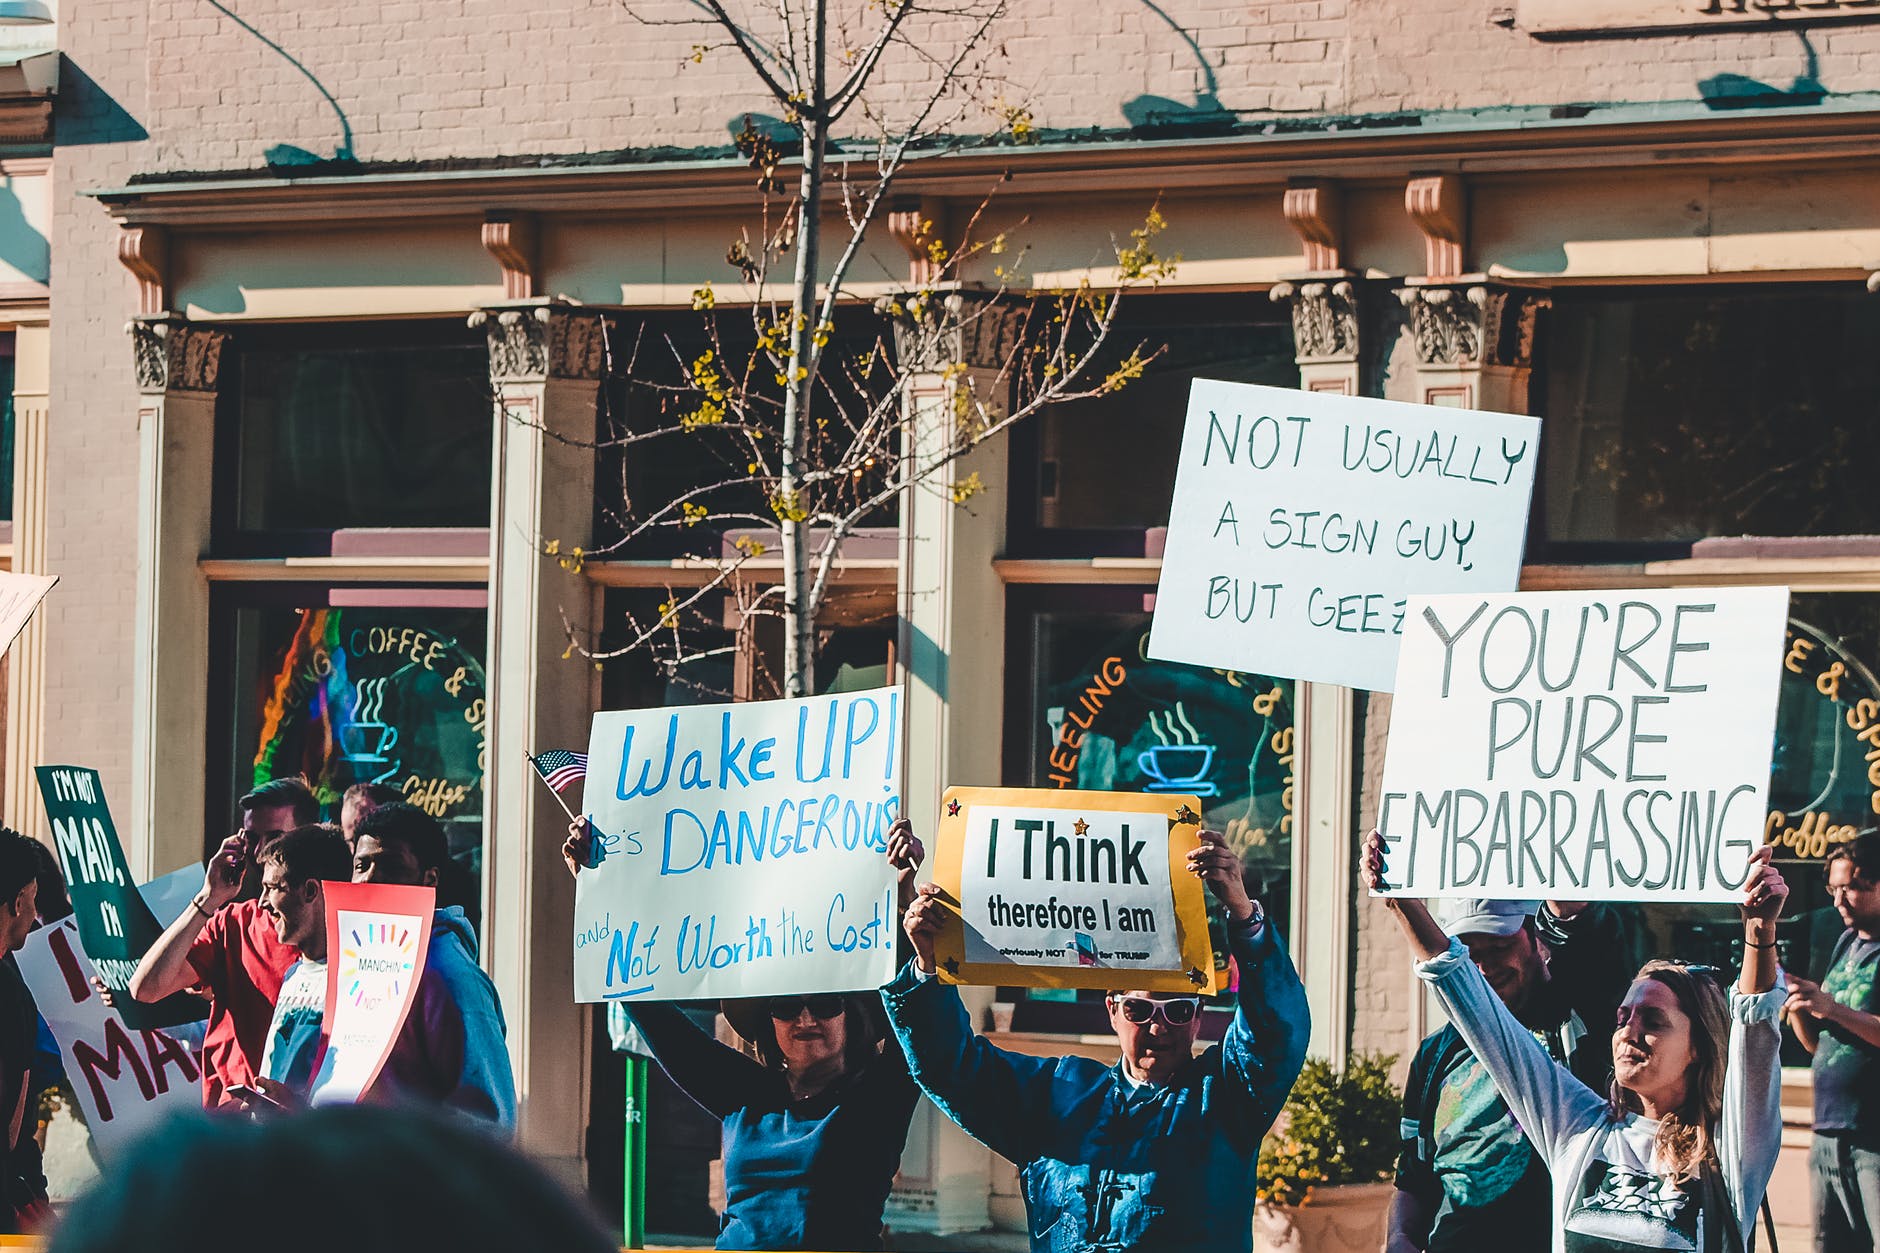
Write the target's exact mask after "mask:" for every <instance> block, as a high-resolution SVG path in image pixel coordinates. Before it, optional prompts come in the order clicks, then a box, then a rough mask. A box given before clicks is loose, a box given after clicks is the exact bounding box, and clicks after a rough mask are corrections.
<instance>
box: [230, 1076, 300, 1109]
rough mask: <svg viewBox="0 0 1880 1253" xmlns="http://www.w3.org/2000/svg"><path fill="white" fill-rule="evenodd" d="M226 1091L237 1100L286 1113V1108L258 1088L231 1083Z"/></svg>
mask: <svg viewBox="0 0 1880 1253" xmlns="http://www.w3.org/2000/svg"><path fill="white" fill-rule="evenodd" d="M227 1091H228V1094H229V1095H230V1096H232V1097H235V1098H237V1099H238V1100H243V1101H247V1102H249V1103H250V1104H254V1105H265V1106H267V1107H268V1108H270V1109H276V1110H280V1111H281V1112H282V1113H286V1112H287V1106H285V1105H283V1104H281V1103H280V1102H279V1101H277V1100H275V1099H274V1098H273V1097H271V1096H269V1095H268V1094H267V1093H266V1092H263V1091H262V1090H261V1089H260V1088H254V1087H250V1086H249V1085H247V1084H245V1083H231V1084H229V1085H228V1088H227Z"/></svg>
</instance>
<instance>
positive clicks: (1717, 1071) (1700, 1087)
mask: <svg viewBox="0 0 1880 1253" xmlns="http://www.w3.org/2000/svg"><path fill="white" fill-rule="evenodd" d="M1638 979H1650V980H1652V981H1653V982H1655V983H1661V984H1663V985H1664V986H1665V987H1667V988H1669V989H1671V994H1672V996H1674V997H1676V998H1677V1002H1678V1008H1679V1009H1680V1010H1682V1011H1683V1013H1684V1016H1685V1017H1686V1018H1688V1019H1690V1022H1691V1051H1692V1052H1693V1053H1694V1054H1695V1056H1694V1057H1693V1058H1692V1060H1691V1065H1690V1069H1689V1070H1687V1071H1686V1072H1685V1085H1684V1103H1683V1104H1682V1105H1681V1106H1679V1107H1678V1108H1677V1109H1675V1110H1673V1111H1671V1112H1670V1113H1667V1114H1666V1115H1665V1116H1664V1117H1662V1118H1661V1119H1659V1121H1658V1135H1657V1137H1656V1139H1655V1141H1654V1147H1655V1148H1656V1151H1657V1154H1656V1155H1657V1159H1658V1161H1659V1163H1660V1164H1661V1166H1663V1167H1664V1168H1666V1169H1667V1170H1668V1171H1669V1175H1668V1177H1669V1178H1670V1180H1671V1182H1673V1183H1688V1182H1690V1181H1691V1180H1693V1179H1696V1178H1697V1177H1698V1176H1699V1175H1701V1174H1703V1173H1704V1170H1705V1169H1706V1168H1707V1167H1708V1168H1711V1169H1715V1168H1716V1166H1717V1146H1716V1143H1715V1141H1714V1140H1713V1138H1712V1131H1713V1129H1714V1128H1715V1127H1716V1125H1717V1119H1718V1117H1719V1116H1721V1114H1722V1113H1723V1071H1724V1064H1725V1062H1726V1061H1727V1059H1728V1051H1727V1050H1728V1047H1729V1039H1730V1008H1729V1000H1728V998H1727V997H1726V996H1725V995H1724V991H1723V987H1722V986H1721V985H1720V984H1719V983H1718V982H1717V980H1716V979H1714V978H1712V977H1711V976H1710V974H1709V973H1707V972H1706V973H1699V972H1698V971H1697V970H1695V969H1694V968H1692V967H1690V966H1687V965H1685V964H1684V963H1683V962H1674V961H1649V962H1646V963H1645V964H1644V965H1643V966H1641V967H1640V968H1639V972H1638V975H1637V978H1635V979H1634V982H1637V980H1638ZM1636 1108H1637V1098H1636V1097H1634V1096H1633V1095H1632V1094H1631V1093H1630V1092H1629V1091H1627V1090H1626V1089H1625V1088H1623V1087H1621V1086H1620V1085H1619V1081H1618V1079H1617V1078H1614V1079H1613V1081H1612V1085H1611V1087H1610V1089H1609V1090H1608V1092H1607V1094H1606V1110H1607V1112H1608V1113H1609V1114H1610V1115H1611V1116H1612V1117H1613V1118H1615V1119H1618V1118H1623V1117H1624V1116H1625V1114H1626V1113H1627V1112H1628V1111H1633V1110H1636Z"/></svg>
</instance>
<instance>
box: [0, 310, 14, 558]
mask: <svg viewBox="0 0 1880 1253" xmlns="http://www.w3.org/2000/svg"><path fill="white" fill-rule="evenodd" d="M13 367H14V358H13V337H12V336H11V335H0V522H11V521H12V520H13Z"/></svg>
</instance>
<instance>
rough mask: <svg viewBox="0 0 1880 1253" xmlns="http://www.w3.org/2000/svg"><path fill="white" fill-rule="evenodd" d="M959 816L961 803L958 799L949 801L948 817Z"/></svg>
mask: <svg viewBox="0 0 1880 1253" xmlns="http://www.w3.org/2000/svg"><path fill="white" fill-rule="evenodd" d="M959 816H960V803H959V802H958V801H948V802H947V817H949V818H957V817H959Z"/></svg>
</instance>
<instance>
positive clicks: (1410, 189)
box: [1403, 174, 1469, 278]
mask: <svg viewBox="0 0 1880 1253" xmlns="http://www.w3.org/2000/svg"><path fill="white" fill-rule="evenodd" d="M1403 207H1404V211H1405V212H1406V213H1408V214H1409V215H1410V219H1411V221H1413V222H1415V223H1416V225H1417V229H1418V230H1419V231H1421V232H1422V233H1423V273H1424V276H1425V277H1426V278H1458V277H1460V276H1461V275H1462V274H1463V273H1464V272H1465V271H1464V270H1463V268H1462V266H1463V254H1464V253H1465V252H1466V251H1467V248H1468V242H1469V200H1468V188H1467V187H1466V186H1464V185H1463V182H1462V179H1461V178H1459V177H1457V176H1456V175H1454V174H1431V175H1427V176H1423V177H1418V178H1413V179H1411V180H1410V182H1409V183H1408V184H1407V185H1406V186H1405V187H1404V193H1403Z"/></svg>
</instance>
